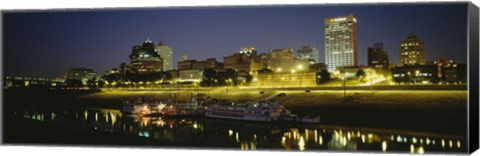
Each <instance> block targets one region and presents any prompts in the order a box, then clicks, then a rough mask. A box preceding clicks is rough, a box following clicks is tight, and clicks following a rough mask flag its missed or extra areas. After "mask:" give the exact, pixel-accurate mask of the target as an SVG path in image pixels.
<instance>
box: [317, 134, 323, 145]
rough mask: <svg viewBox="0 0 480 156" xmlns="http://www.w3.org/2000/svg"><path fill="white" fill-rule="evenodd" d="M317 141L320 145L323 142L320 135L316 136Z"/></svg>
mask: <svg viewBox="0 0 480 156" xmlns="http://www.w3.org/2000/svg"><path fill="white" fill-rule="evenodd" d="M318 143H319V144H320V145H322V144H323V137H322V136H321V135H320V136H319V137H318Z"/></svg>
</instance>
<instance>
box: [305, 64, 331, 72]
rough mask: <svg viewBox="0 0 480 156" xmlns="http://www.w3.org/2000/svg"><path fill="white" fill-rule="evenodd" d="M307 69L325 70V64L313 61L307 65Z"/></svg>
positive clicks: (312, 70)
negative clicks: (313, 62)
mask: <svg viewBox="0 0 480 156" xmlns="http://www.w3.org/2000/svg"><path fill="white" fill-rule="evenodd" d="M308 68H309V69H308V71H310V72H319V71H322V70H327V65H326V64H325V63H315V64H311V65H309V66H308Z"/></svg>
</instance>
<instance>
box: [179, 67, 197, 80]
mask: <svg viewBox="0 0 480 156" xmlns="http://www.w3.org/2000/svg"><path fill="white" fill-rule="evenodd" d="M178 74H179V78H178V79H177V80H176V81H177V82H200V81H202V79H203V70H199V69H190V70H180V71H179V72H178Z"/></svg>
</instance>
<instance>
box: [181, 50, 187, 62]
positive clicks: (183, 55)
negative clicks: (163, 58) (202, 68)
mask: <svg viewBox="0 0 480 156" xmlns="http://www.w3.org/2000/svg"><path fill="white" fill-rule="evenodd" d="M186 60H188V57H187V53H185V52H183V53H182V60H181V61H186Z"/></svg>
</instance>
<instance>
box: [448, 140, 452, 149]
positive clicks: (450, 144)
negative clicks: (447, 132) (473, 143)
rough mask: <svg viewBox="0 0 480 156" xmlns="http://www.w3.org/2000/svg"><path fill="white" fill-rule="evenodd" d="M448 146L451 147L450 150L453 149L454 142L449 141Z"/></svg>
mask: <svg viewBox="0 0 480 156" xmlns="http://www.w3.org/2000/svg"><path fill="white" fill-rule="evenodd" d="M448 145H449V146H450V148H452V147H453V142H452V140H450V141H448Z"/></svg>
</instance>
